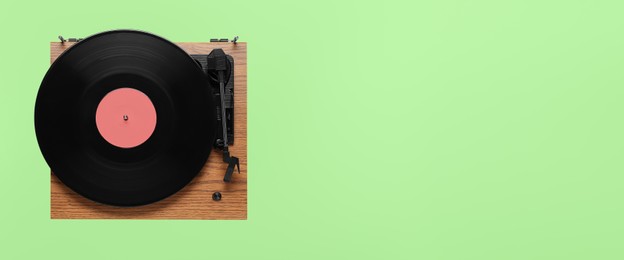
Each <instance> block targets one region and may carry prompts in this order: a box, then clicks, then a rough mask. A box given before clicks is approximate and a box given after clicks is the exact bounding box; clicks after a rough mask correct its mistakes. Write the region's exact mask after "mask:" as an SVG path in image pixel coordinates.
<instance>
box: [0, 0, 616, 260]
mask: <svg viewBox="0 0 624 260" xmlns="http://www.w3.org/2000/svg"><path fill="white" fill-rule="evenodd" d="M157 2H158V1H144V2H139V1H128V0H125V1H116V0H115V1H73V0H67V1H45V2H44V1H42V2H40V3H37V2H33V1H23V0H3V1H2V2H0V32H1V34H2V36H1V37H2V39H1V41H0V47H1V48H0V88H1V91H0V116H1V119H2V121H1V122H0V134H1V136H2V137H1V138H0V140H1V143H0V219H1V222H0V259H18V258H30V259H43V258H54V257H57V258H63V259H122V258H126V259H139V258H142V259H244V258H246V259H325V258H336V259H479V260H482V259H523V260H524V259H623V258H624V249H623V247H622V243H623V242H624V235H623V232H624V222H623V221H624V206H623V205H622V203H621V202H622V197H624V190H623V189H622V183H623V182H624V176H622V172H623V170H624V160H622V155H624V151H623V147H624V135H623V132H624V123H623V122H622V117H621V115H622V111H623V110H624V103H622V101H621V100H622V98H623V97H624V88H623V87H622V86H624V74H623V73H622V67H624V59H623V58H624V48H622V46H624V36H623V34H622V28H623V26H624V16H622V13H623V11H624V3H622V2H621V1H569V0H568V1H495V0H492V1H460V0H457V1H447V0H441V1H404V2H400V1H393V0H387V1H340V2H338V1H307V2H295V1H227V0H224V1H168V2H165V1H162V2H163V3H157ZM367 2H369V3H367ZM118 28H130V29H141V30H145V31H149V32H153V33H156V34H158V35H161V36H163V37H165V38H167V39H169V40H172V41H189V42H192V41H208V40H209V39H210V38H212V37H228V38H231V37H233V36H234V35H239V36H240V37H241V38H240V40H241V41H245V42H248V43H249V45H248V51H249V64H248V65H249V82H248V83H249V97H248V101H249V111H248V112H249V121H248V123H249V216H248V217H249V219H248V220H247V221H93V220H91V221H86V220H85V221H81V220H78V221H52V220H50V219H49V174H48V167H47V165H46V163H45V162H44V160H43V158H42V156H41V154H40V152H39V149H38V147H37V143H36V140H35V133H34V127H33V108H34V102H35V96H36V93H37V89H38V87H39V84H40V82H41V79H42V78H43V75H44V74H45V72H46V70H47V68H48V66H49V44H48V42H50V41H55V40H56V36H57V35H59V34H62V35H64V36H65V37H85V36H88V35H90V34H93V33H96V32H100V31H104V30H110V29H118Z"/></svg>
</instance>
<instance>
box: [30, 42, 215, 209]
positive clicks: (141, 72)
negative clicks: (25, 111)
mask: <svg viewBox="0 0 624 260" xmlns="http://www.w3.org/2000/svg"><path fill="white" fill-rule="evenodd" d="M215 111H216V108H215V101H214V99H213V95H212V90H211V87H210V86H209V83H208V81H207V79H206V76H205V74H204V73H203V72H202V70H201V68H200V67H199V66H198V64H197V63H196V62H195V61H194V60H193V59H192V58H191V57H190V56H189V55H188V54H187V53H186V52H184V51H183V50H182V49H180V48H179V47H178V46H177V45H175V44H173V43H171V42H169V41H167V40H165V39H163V38H160V37H158V36H155V35H152V34H148V33H145V32H139V31H111V32H105V33H100V34H96V35H93V36H91V37H88V38H86V39H84V40H82V41H80V42H78V43H77V44H75V45H74V46H72V47H71V48H69V49H68V50H67V51H65V52H64V53H63V54H62V55H61V56H59V57H58V58H57V59H56V61H55V62H54V63H53V64H52V66H51V67H50V69H49V70H48V72H47V74H46V76H45V78H44V79H43V82H42V83H41V87H40V89H39V93H38V95H37V101H36V105H35V130H36V134H37V140H38V142H39V147H40V149H41V152H42V154H43V156H44V157H45V160H46V161H47V163H48V165H49V166H50V168H51V169H52V172H53V173H54V174H55V175H56V176H57V177H58V178H59V179H60V180H61V181H62V182H63V183H65V184H66V185H67V186H68V187H70V188H71V189H73V190H74V191H76V192H77V193H79V194H81V195H83V196H85V197H87V198H90V199H92V200H94V201H97V202H101V203H106V204H112V205H119V206H135V205H143V204H148V203H152V202H155V201H158V200H161V199H163V198H166V197H167V196H169V195H171V194H173V193H175V192H177V191H178V190H180V189H182V188H183V187H184V186H185V185H186V184H187V183H189V182H190V181H191V180H192V179H193V177H195V176H196V175H197V174H198V173H199V171H200V170H201V168H202V167H203V165H204V164H205V162H206V160H207V158H208V155H209V154H210V149H211V147H212V144H213V142H214V137H215V130H216V127H217V121H216V120H217V119H216V116H215Z"/></svg>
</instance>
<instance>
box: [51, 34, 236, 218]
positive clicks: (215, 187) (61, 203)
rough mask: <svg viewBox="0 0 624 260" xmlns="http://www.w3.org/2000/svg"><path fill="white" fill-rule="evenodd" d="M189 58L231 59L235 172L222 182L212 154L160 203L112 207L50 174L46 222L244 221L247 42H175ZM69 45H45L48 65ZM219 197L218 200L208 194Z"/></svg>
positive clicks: (217, 153) (221, 169) (221, 171)
mask: <svg viewBox="0 0 624 260" xmlns="http://www.w3.org/2000/svg"><path fill="white" fill-rule="evenodd" d="M176 44H178V46H180V47H182V49H184V50H185V51H186V52H187V53H189V54H208V53H210V51H211V50H212V49H214V48H222V49H223V50H224V51H225V52H226V53H227V54H229V55H232V57H233V58H234V64H235V67H234V84H235V85H234V92H235V93H234V113H235V114H234V131H235V132H234V145H232V146H231V147H230V151H231V154H232V155H234V156H237V157H239V158H240V170H241V173H240V174H237V173H235V174H234V175H233V178H232V182H230V183H225V182H223V174H224V173H225V169H226V168H227V165H226V164H225V163H223V162H222V155H221V152H220V151H218V150H213V151H212V152H211V154H210V157H209V158H208V162H207V163H206V165H204V168H203V169H202V170H201V172H200V173H199V174H198V175H197V177H195V178H194V179H193V181H191V183H189V184H188V185H187V186H186V187H184V188H183V189H182V190H180V191H178V192H177V193H176V194H174V195H172V196H171V197H168V198H166V199H164V200H162V201H159V202H156V203H153V204H149V205H145V206H139V207H116V206H109V205H104V204H100V203H97V202H93V201H91V200H89V199H86V198H84V197H82V196H81V195H78V194H77V193H75V192H74V191H72V190H71V189H69V188H68V187H67V186H65V185H64V184H63V183H62V182H61V181H59V179H58V178H56V176H54V173H52V175H51V187H50V200H51V201H50V217H51V218H52V219H247V43H245V42H238V43H237V44H234V43H229V42H218V43H217V42H214V43H213V42H210V43H208V42H206V43H186V42H184V43H176ZM72 45H73V43H68V42H66V43H60V42H51V43H50V62H51V63H52V62H54V60H55V59H56V58H57V57H58V56H59V55H61V53H63V51H65V50H66V49H68V48H69V47H71V46H72ZM216 191H219V192H221V194H222V195H223V198H222V199H221V201H213V200H212V194H213V193H214V192H216Z"/></svg>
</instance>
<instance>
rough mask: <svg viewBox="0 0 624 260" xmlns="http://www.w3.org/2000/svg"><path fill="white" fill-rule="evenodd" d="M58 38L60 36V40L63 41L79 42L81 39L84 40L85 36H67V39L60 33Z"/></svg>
mask: <svg viewBox="0 0 624 260" xmlns="http://www.w3.org/2000/svg"><path fill="white" fill-rule="evenodd" d="M58 38H59V40H61V43H64V42H79V41H82V40H83V38H67V39H65V38H63V36H62V35H59V36H58Z"/></svg>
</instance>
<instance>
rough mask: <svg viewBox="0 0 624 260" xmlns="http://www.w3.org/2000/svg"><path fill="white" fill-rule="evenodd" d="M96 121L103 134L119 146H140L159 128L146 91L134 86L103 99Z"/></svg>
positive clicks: (106, 138)
mask: <svg viewBox="0 0 624 260" xmlns="http://www.w3.org/2000/svg"><path fill="white" fill-rule="evenodd" d="M95 124H96V126H97V129H98V131H99V132H100V134H101V135H102V137H103V138H104V139H105V140H106V141H107V142H109V143H110V144H112V145H114V146H117V147H120V148H133V147H136V146H139V145H141V144H142V143H144V142H145V141H147V139H149V138H150V136H152V133H154V129H155V128H156V109H155V108H154V104H152V101H151V100H150V99H149V97H147V95H145V93H143V92H141V91H139V90H136V89H133V88H118V89H115V90H113V91H111V92H109V93H108V94H106V96H104V98H102V100H101V101H100V104H99V105H98V107H97V111H96V112H95Z"/></svg>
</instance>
